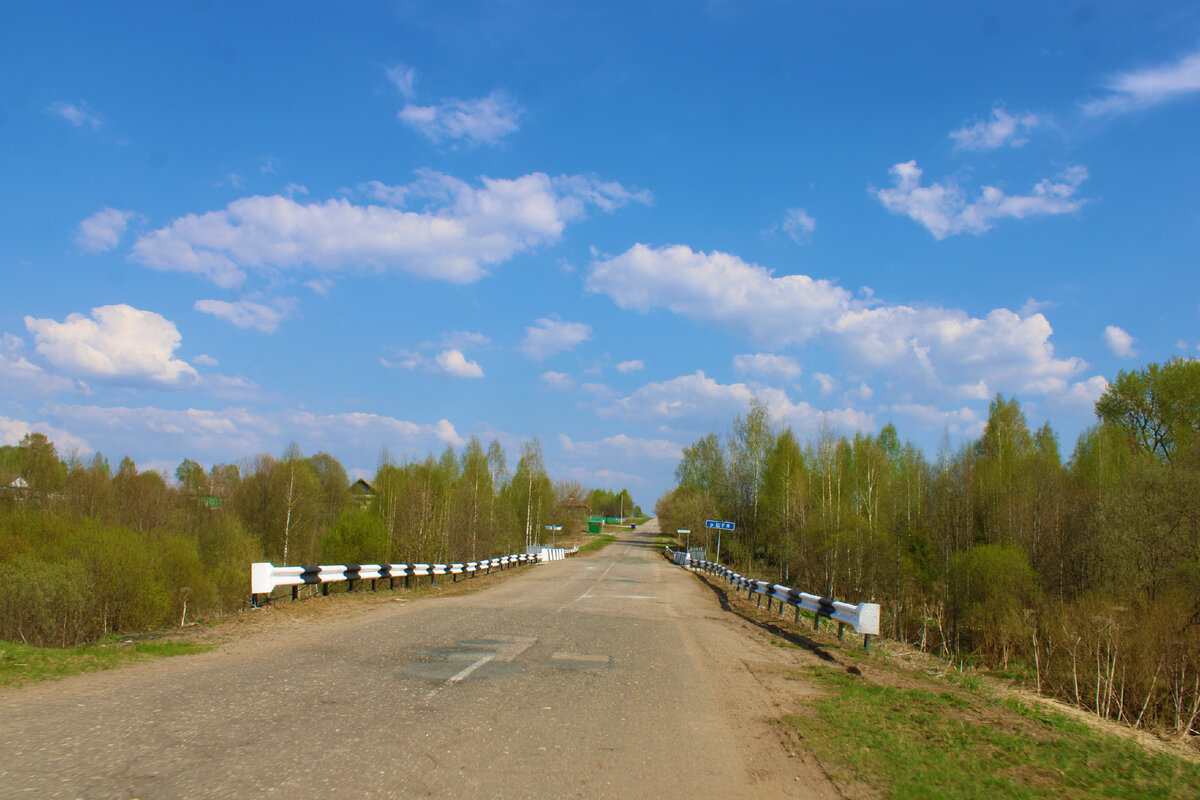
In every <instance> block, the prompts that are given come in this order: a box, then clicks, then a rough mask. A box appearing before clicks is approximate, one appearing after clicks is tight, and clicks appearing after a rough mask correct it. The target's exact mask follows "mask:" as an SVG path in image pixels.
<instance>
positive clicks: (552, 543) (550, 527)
mask: <svg viewBox="0 0 1200 800" xmlns="http://www.w3.org/2000/svg"><path fill="white" fill-rule="evenodd" d="M546 530H548V531H550V546H551V547H555V546H556V545H555V540H554V532H555V531H561V530H562V525H547V526H546Z"/></svg>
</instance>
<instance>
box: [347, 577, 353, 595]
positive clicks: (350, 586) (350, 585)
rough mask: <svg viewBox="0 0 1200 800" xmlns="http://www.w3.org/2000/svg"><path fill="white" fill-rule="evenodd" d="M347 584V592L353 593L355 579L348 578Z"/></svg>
mask: <svg viewBox="0 0 1200 800" xmlns="http://www.w3.org/2000/svg"><path fill="white" fill-rule="evenodd" d="M346 584H347V585H346V591H347V592H353V591H354V579H353V578H347V579H346Z"/></svg>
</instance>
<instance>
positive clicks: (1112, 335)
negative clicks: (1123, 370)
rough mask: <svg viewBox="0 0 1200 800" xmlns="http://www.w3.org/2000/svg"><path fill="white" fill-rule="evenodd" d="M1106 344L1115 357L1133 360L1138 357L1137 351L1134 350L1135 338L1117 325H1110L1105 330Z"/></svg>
mask: <svg viewBox="0 0 1200 800" xmlns="http://www.w3.org/2000/svg"><path fill="white" fill-rule="evenodd" d="M1104 342H1105V344H1107V345H1108V349H1109V350H1112V352H1113V355H1116V356H1120V357H1121V358H1133V357H1134V356H1136V355H1137V351H1136V350H1134V349H1133V337H1132V336H1130V335H1129V334H1128V333H1126V332H1125V330H1124V329H1122V328H1118V327H1117V326H1116V325H1109V326H1108V327H1106V328H1105V329H1104Z"/></svg>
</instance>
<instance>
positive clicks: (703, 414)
mask: <svg viewBox="0 0 1200 800" xmlns="http://www.w3.org/2000/svg"><path fill="white" fill-rule="evenodd" d="M755 397H757V398H759V399H760V400H762V402H764V403H766V405H767V408H768V410H769V411H770V413H771V417H772V418H773V419H775V420H776V421H779V422H783V423H785V424H788V425H791V426H792V427H794V428H795V429H796V430H797V431H798V432H800V433H812V432H814V431H816V430H817V429H818V428H819V427H820V426H821V424H822V422H825V421H827V422H829V424H830V425H832V426H834V427H835V428H838V429H841V430H849V431H855V430H872V429H873V428H874V427H875V424H874V420H873V418H872V417H871V415H870V414H867V413H865V412H863V411H859V410H856V409H853V408H848V407H847V408H840V409H833V410H828V411H822V410H818V409H816V408H814V407H813V406H811V405H809V404H808V403H805V402H800V403H793V402H792V401H791V399H789V398H788V396H787V393H785V392H783V391H780V390H779V389H771V388H757V389H755V388H751V387H749V386H747V385H746V384H744V383H733V384H723V383H719V382H717V381H716V380H714V379H712V378H709V377H708V376H707V375H705V374H704V372H703V371H702V370H697V371H696V372H695V373H693V374H691V375H681V376H679V377H678V378H672V379H671V380H668V381H661V382H656V383H648V384H646V385H645V386H642V387H641V388H639V389H638V390H637V391H635V392H633V393H632V394H630V395H627V396H625V397H620V398H617V399H616V400H614V401H612V402H611V403H609V404H608V405H605V406H601V407H599V408H598V409H597V411H598V413H599V414H600V415H601V416H603V417H620V418H623V419H628V420H631V421H634V420H636V421H639V422H646V421H652V422H658V423H677V422H679V421H708V420H713V419H731V418H733V417H734V416H736V415H738V414H742V413H745V411H746V409H748V408H749V407H750V401H751V400H752V399H753V398H755Z"/></svg>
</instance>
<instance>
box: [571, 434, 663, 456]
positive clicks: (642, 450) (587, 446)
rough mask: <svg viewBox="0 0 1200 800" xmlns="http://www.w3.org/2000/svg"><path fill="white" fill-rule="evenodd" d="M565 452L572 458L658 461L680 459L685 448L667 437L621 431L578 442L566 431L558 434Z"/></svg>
mask: <svg viewBox="0 0 1200 800" xmlns="http://www.w3.org/2000/svg"><path fill="white" fill-rule="evenodd" d="M558 443H559V446H560V447H562V450H563V453H565V454H566V455H568V456H570V457H572V458H599V459H603V458H613V457H619V458H624V459H641V458H649V459H654V460H658V461H678V460H679V459H680V458H682V457H683V448H682V447H681V446H680V445H679V444H677V443H675V442H672V441H668V440H666V439H639V438H635V437H631V436H626V435H625V434H623V433H619V434H617V435H616V436H609V437H608V438H606V439H600V440H598V441H594V442H576V441H573V440H572V439H571V437H570V436H567V435H566V434H565V433H560V434H559V435H558Z"/></svg>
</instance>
